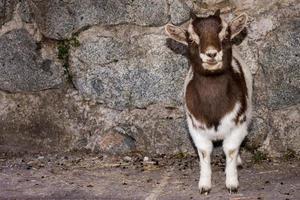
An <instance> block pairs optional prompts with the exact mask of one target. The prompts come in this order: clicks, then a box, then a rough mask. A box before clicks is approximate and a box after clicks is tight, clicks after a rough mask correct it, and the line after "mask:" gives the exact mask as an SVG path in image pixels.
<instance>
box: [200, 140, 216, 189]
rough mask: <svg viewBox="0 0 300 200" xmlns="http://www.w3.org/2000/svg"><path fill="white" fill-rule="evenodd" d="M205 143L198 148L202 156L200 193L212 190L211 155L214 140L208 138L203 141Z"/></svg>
mask: <svg viewBox="0 0 300 200" xmlns="http://www.w3.org/2000/svg"><path fill="white" fill-rule="evenodd" d="M203 143H205V144H203V145H201V147H200V148H198V155H199V158H200V179H199V190H200V193H201V194H203V193H208V192H210V190H211V164H210V156H211V152H212V148H213V145H212V142H211V141H209V140H207V141H205V142H204V141H203Z"/></svg>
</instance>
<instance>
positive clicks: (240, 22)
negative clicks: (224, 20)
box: [229, 13, 248, 39]
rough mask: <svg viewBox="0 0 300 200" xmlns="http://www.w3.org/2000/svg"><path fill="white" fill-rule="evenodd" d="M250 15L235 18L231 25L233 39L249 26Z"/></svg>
mask: <svg viewBox="0 0 300 200" xmlns="http://www.w3.org/2000/svg"><path fill="white" fill-rule="evenodd" d="M247 21H248V15H247V14H246V13H243V14H240V15H239V16H237V17H236V18H234V19H233V20H232V21H231V22H230V23H229V26H230V30H231V39H233V38H234V37H235V36H237V35H238V34H239V33H240V32H241V31H242V30H243V29H244V28H245V27H246V25H247Z"/></svg>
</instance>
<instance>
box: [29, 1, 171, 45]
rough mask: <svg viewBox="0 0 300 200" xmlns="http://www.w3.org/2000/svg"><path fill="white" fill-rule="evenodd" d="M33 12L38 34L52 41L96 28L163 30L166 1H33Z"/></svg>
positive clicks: (166, 8) (165, 18)
mask: <svg viewBox="0 0 300 200" xmlns="http://www.w3.org/2000/svg"><path fill="white" fill-rule="evenodd" d="M32 9H33V11H34V13H35V16H36V21H37V23H38V26H39V27H40V30H41V32H42V33H43V34H44V35H45V36H46V37H49V38H53V39H65V38H69V37H71V35H72V33H74V32H76V31H78V30H79V29H82V28H84V27H87V26H91V25H96V24H106V25H117V24H124V23H126V24H136V25H141V26H162V25H164V24H166V23H167V22H168V20H169V15H168V2H167V1H166V0H162V1H156V0H135V1H126V0H114V1H109V0H74V1H70V0H69V1H60V0H54V1H39V0H33V4H32Z"/></svg>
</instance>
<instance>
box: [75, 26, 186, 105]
mask: <svg viewBox="0 0 300 200" xmlns="http://www.w3.org/2000/svg"><path fill="white" fill-rule="evenodd" d="M108 35H109V34H108ZM111 35H113V34H111ZM80 38H84V39H82V40H81V46H80V47H79V48H78V49H74V51H73V52H72V53H71V59H70V63H71V65H70V69H71V72H72V76H73V77H74V84H75V86H76V88H77V89H78V90H79V91H80V93H81V94H83V95H85V96H88V97H92V98H94V99H96V100H97V101H98V102H100V103H104V104H105V105H107V106H109V107H110V108H115V109H125V108H132V107H138V108H144V107H147V106H148V105H150V104H156V103H160V104H168V105H171V106H176V105H177V106H178V105H180V104H181V100H182V87H183V82H184V76H185V73H186V72H187V69H188V64H187V60H186V58H184V57H183V56H182V55H179V54H178V55H176V54H175V53H174V52H172V51H171V50H170V49H169V48H168V47H167V46H166V37H165V36H164V35H157V34H145V35H135V36H134V37H131V36H129V37H128V39H124V38H123V39H122V38H121V39H120V38H118V37H113V36H111V37H107V36H106V35H105V34H104V33H101V32H98V31H95V30H90V31H87V32H84V33H82V35H81V36H80Z"/></svg>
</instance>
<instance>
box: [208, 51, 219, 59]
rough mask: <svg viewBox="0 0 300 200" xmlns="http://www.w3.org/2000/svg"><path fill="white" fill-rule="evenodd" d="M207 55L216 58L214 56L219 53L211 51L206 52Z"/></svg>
mask: <svg viewBox="0 0 300 200" xmlns="http://www.w3.org/2000/svg"><path fill="white" fill-rule="evenodd" d="M206 55H207V56H208V57H210V58H214V57H216V55H217V53H216V52H213V53H212V52H210V53H206Z"/></svg>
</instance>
